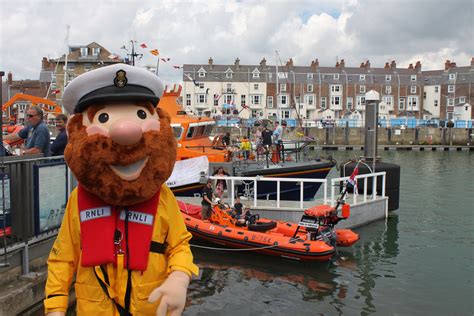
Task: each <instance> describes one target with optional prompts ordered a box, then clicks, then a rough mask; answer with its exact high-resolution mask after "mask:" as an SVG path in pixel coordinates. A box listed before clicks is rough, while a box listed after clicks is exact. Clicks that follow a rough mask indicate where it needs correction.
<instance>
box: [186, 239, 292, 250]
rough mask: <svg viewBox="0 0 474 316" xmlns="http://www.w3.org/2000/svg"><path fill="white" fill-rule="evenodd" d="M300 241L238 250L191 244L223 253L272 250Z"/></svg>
mask: <svg viewBox="0 0 474 316" xmlns="http://www.w3.org/2000/svg"><path fill="white" fill-rule="evenodd" d="M298 239H299V238H291V239H290V241H288V242H287V243H283V244H277V245H268V246H262V247H253V248H237V249H236V248H218V247H207V246H200V245H193V244H191V247H196V248H202V249H209V250H221V251H254V250H260V249H271V248H276V247H279V246H284V245H287V244H289V243H291V242H293V241H295V240H298Z"/></svg>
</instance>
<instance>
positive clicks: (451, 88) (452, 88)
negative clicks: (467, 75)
mask: <svg viewBox="0 0 474 316" xmlns="http://www.w3.org/2000/svg"><path fill="white" fill-rule="evenodd" d="M448 92H450V93H452V92H454V85H452V84H450V85H449V86H448Z"/></svg>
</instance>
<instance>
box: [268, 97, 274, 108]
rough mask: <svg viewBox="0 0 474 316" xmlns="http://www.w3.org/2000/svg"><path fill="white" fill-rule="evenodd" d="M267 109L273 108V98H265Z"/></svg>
mask: <svg viewBox="0 0 474 316" xmlns="http://www.w3.org/2000/svg"><path fill="white" fill-rule="evenodd" d="M267 107H268V108H270V109H272V108H273V97H270V96H269V97H267Z"/></svg>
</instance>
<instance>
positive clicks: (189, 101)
mask: <svg viewBox="0 0 474 316" xmlns="http://www.w3.org/2000/svg"><path fill="white" fill-rule="evenodd" d="M186 106H191V94H189V93H187V94H186Z"/></svg>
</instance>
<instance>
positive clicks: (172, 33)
mask: <svg viewBox="0 0 474 316" xmlns="http://www.w3.org/2000/svg"><path fill="white" fill-rule="evenodd" d="M473 5H474V4H473V2H472V1H471V0H452V1H447V2H442V1H439V0H436V1H425V0H419V1H408V0H401V1H394V0H389V1H382V2H381V1H375V0H364V1H356V0H349V1H342V0H339V1H329V0H328V1H317V2H315V1H312V0H295V1H283V0H279V1H259V0H243V1H237V0H228V1H217V0H209V1H204V0H202V1H201V0H196V1H171V0H167V1H151V0H141V1H138V0H127V1H112V0H107V1H96V0H94V1H92V0H83V1H67V2H64V1H58V0H50V1H33V0H2V10H0V18H1V19H2V27H1V29H0V36H1V38H2V43H3V45H2V50H1V56H0V69H1V70H4V71H6V72H8V71H12V72H13V74H14V79H20V78H24V79H26V78H28V79H37V78H38V76H39V72H40V68H41V59H42V57H43V56H46V57H50V58H57V57H60V56H61V55H63V54H64V53H65V52H66V47H65V44H64V39H65V36H66V25H67V24H69V25H70V26H71V28H70V34H69V43H70V44H71V45H83V44H88V43H91V42H94V41H95V42H97V43H99V44H101V45H102V46H104V47H105V48H106V49H108V50H109V51H110V52H111V53H117V54H119V55H121V56H124V55H125V54H126V52H125V51H124V50H121V49H120V47H121V46H122V45H127V44H129V43H130V40H132V39H134V40H136V41H137V42H138V43H139V44H140V43H146V44H147V45H148V46H149V48H150V49H153V48H157V49H158V50H159V51H160V54H161V57H169V58H171V61H170V62H169V63H166V64H160V75H161V76H162V77H163V78H164V79H165V80H167V81H169V82H179V81H180V80H181V79H182V71H181V70H176V69H174V68H173V67H172V65H182V64H185V63H186V64H191V63H198V64H202V63H206V62H207V60H208V58H209V57H213V59H214V63H216V64H231V63H233V62H234V60H235V58H237V57H238V58H240V60H241V64H258V63H259V62H260V60H261V59H262V58H266V59H267V61H268V63H269V64H274V63H275V53H274V52H275V50H278V51H279V52H280V56H281V59H282V62H283V63H284V62H286V60H288V59H289V58H293V60H294V62H295V64H296V65H309V64H310V62H311V60H313V59H315V58H318V59H319V61H320V64H321V65H323V66H334V64H335V61H336V58H339V59H341V58H344V59H345V60H346V65H348V66H358V65H359V63H360V62H361V61H362V60H364V59H370V60H371V63H372V65H373V66H374V67H383V65H384V63H385V62H386V61H388V60H393V59H395V60H397V62H398V64H399V65H400V66H404V67H406V66H408V64H407V63H409V62H411V63H413V62H415V61H416V60H418V59H419V60H421V62H422V63H423V69H442V67H443V64H444V60H445V59H450V60H454V61H456V62H457V63H458V65H468V64H469V61H470V57H471V56H473V52H474V48H473V45H474V41H473V38H474V37H473V32H474V31H473V27H472V22H470V21H472V20H473ZM150 49H140V48H137V50H138V51H139V52H140V53H143V54H144V56H143V58H142V59H141V60H140V61H138V65H140V66H154V65H156V61H157V60H156V57H154V56H152V55H151V54H149V53H148V51H149V50H150ZM428 67H429V68H428ZM431 67H433V68H431Z"/></svg>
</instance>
